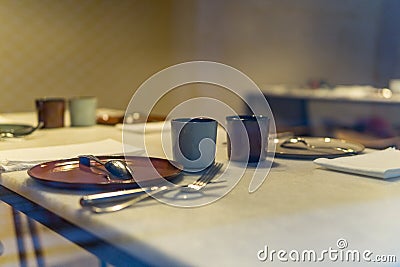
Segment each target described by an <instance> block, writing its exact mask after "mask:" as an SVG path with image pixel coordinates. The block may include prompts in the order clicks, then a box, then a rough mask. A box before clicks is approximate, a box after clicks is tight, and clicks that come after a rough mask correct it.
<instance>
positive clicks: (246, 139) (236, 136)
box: [226, 115, 269, 162]
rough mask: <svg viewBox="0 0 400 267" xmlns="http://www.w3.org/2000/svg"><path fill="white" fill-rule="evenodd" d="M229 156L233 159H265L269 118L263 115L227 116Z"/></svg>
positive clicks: (250, 160)
mask: <svg viewBox="0 0 400 267" xmlns="http://www.w3.org/2000/svg"><path fill="white" fill-rule="evenodd" d="M226 121H227V124H226V131H227V140H228V158H229V159H230V160H232V161H240V162H258V161H261V160H265V158H266V156H267V148H268V133H269V119H268V117H265V116H261V115H238V116H228V117H226Z"/></svg>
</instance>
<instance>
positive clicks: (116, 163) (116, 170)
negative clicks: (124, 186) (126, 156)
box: [79, 155, 133, 180]
mask: <svg viewBox="0 0 400 267" xmlns="http://www.w3.org/2000/svg"><path fill="white" fill-rule="evenodd" d="M90 160H94V161H96V162H97V163H100V164H101V165H103V166H104V168H106V170H107V171H108V172H109V173H110V174H111V175H112V176H113V177H115V178H117V179H121V180H130V179H133V171H132V169H131V168H129V166H128V165H127V164H126V162H125V161H122V160H117V159H112V160H109V161H107V162H105V163H104V162H103V161H101V160H100V159H99V158H97V157H96V156H93V155H83V156H79V164H82V165H85V166H88V167H90Z"/></svg>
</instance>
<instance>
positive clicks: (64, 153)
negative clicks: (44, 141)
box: [0, 139, 143, 173]
mask: <svg viewBox="0 0 400 267" xmlns="http://www.w3.org/2000/svg"><path fill="white" fill-rule="evenodd" d="M124 151H125V152H129V153H130V154H131V153H137V154H140V153H141V152H143V149H141V148H138V147H134V146H124V145H123V144H122V143H121V142H118V141H115V140H112V139H105V140H102V141H97V142H89V143H82V144H73V145H62V146H47V147H37V148H22V149H12V150H3V151H0V173H1V172H10V171H18V170H26V169H29V168H31V167H33V166H35V165H36V164H39V163H40V162H45V161H50V160H58V159H67V158H74V157H77V156H79V155H87V154H92V155H113V154H114V155H115V154H122V153H123V152H124Z"/></svg>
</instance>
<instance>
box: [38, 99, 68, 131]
mask: <svg viewBox="0 0 400 267" xmlns="http://www.w3.org/2000/svg"><path fill="white" fill-rule="evenodd" d="M36 110H37V113H38V121H39V124H42V125H43V126H42V128H60V127H64V113H65V100H64V99H63V98H42V99H37V100H36Z"/></svg>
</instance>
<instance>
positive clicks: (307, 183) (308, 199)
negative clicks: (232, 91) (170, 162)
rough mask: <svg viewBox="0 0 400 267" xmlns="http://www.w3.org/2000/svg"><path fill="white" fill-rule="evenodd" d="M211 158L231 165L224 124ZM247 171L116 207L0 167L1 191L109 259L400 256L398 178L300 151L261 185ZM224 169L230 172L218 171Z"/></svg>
mask: <svg viewBox="0 0 400 267" xmlns="http://www.w3.org/2000/svg"><path fill="white" fill-rule="evenodd" d="M1 116H2V117H3V118H5V119H7V120H8V121H13V122H19V123H29V124H32V125H34V124H36V121H37V118H36V114H35V113H33V112H25V113H10V114H2V115H1ZM123 133H124V135H123ZM145 134H146V147H147V148H146V156H151V157H157V158H166V154H165V151H164V149H163V146H162V142H163V141H162V138H160V131H149V132H146V133H145ZM142 135H143V133H140V132H135V131H132V132H127V131H122V130H121V128H119V127H115V126H110V125H95V126H90V127H70V126H68V125H67V126H65V127H62V128H55V129H39V130H37V131H35V132H34V133H32V134H30V135H28V136H25V137H21V138H3V139H2V140H1V141H0V152H1V151H6V150H11V149H26V148H41V147H51V146H67V145H73V144H83V143H87V142H96V141H101V140H106V139H107V140H109V139H111V140H114V141H117V142H121V143H123V136H124V138H127V136H129V137H130V138H129V140H132V142H133V145H134V146H137V147H138V148H143V149H145V147H143V144H142V143H141V142H140V141H138V142H137V143H136V144H135V140H136V139H137V140H140V139H141V138H140V137H141V136H142ZM136 137H137V138H136ZM372 152H374V150H372V149H365V150H364V151H363V152H362V153H372ZM0 154H1V153H0ZM216 161H218V162H222V163H224V164H225V166H226V165H227V164H229V160H228V157H227V145H226V133H225V132H224V131H218V137H217V152H216ZM253 172H254V169H253V168H251V167H246V169H245V170H244V174H243V175H242V177H241V179H240V180H238V181H237V183H235V186H234V187H233V188H232V189H231V190H230V191H229V192H227V193H226V194H225V195H224V196H223V197H221V198H219V199H218V200H216V201H214V202H212V203H210V204H207V205H201V206H198V207H186V208H185V207H177V206H173V205H168V204H166V203H162V202H160V201H159V200H158V199H154V198H149V199H147V200H144V201H141V202H139V203H137V204H135V205H132V206H130V207H128V208H125V209H123V210H120V211H116V212H111V213H93V212H91V211H90V210H88V209H86V208H84V207H82V206H81V205H80V199H81V197H82V196H83V195H86V194H89V193H96V192H100V191H102V190H97V191H96V190H85V189H84V188H83V189H73V188H60V187H53V186H49V185H46V184H43V183H39V182H37V181H36V180H35V179H32V177H30V176H29V175H28V173H27V170H20V171H10V172H3V173H1V176H0V184H1V190H0V197H1V201H3V202H6V203H7V204H9V205H11V206H12V207H13V208H15V209H17V210H19V211H21V212H23V213H25V214H26V215H27V216H29V217H30V218H32V219H33V220H36V221H38V222H39V223H42V224H44V225H45V226H47V227H49V228H50V229H51V230H52V231H55V232H56V233H58V234H60V235H62V236H64V237H65V238H67V239H68V240H70V241H72V242H74V243H76V244H77V245H79V246H81V247H83V248H84V249H86V250H87V251H89V252H90V253H92V254H94V255H95V256H96V257H98V258H99V259H100V260H102V261H103V262H105V263H108V264H111V265H114V266H306V265H307V266H308V265H310V264H320V265H322V266H325V265H334V266H337V265H343V266H365V265H366V264H368V265H367V266H378V265H380V264H382V263H385V264H386V265H385V266H388V265H392V266H396V265H399V264H400V263H399V261H400V249H399V248H400V227H399V222H400V179H399V178H392V179H379V178H373V177H367V176H363V175H357V174H351V173H346V172H339V171H333V170H328V169H326V168H323V167H321V166H318V165H316V164H315V163H314V162H313V160H310V159H308V158H306V159H303V158H301V157H300V158H290V157H289V158H285V157H278V156H276V157H274V158H273V163H272V165H271V168H270V169H269V170H265V180H264V182H263V183H262V185H261V186H260V187H259V188H258V189H257V190H255V191H254V192H249V183H250V181H251V179H252V175H253ZM230 178H231V179H236V178H237V177H229V175H228V176H227V177H226V178H225V179H230ZM183 179H185V178H183ZM223 184H224V183H223V182H222V183H221V184H219V186H221V185H222V186H223ZM210 187H211V185H210Z"/></svg>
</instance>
